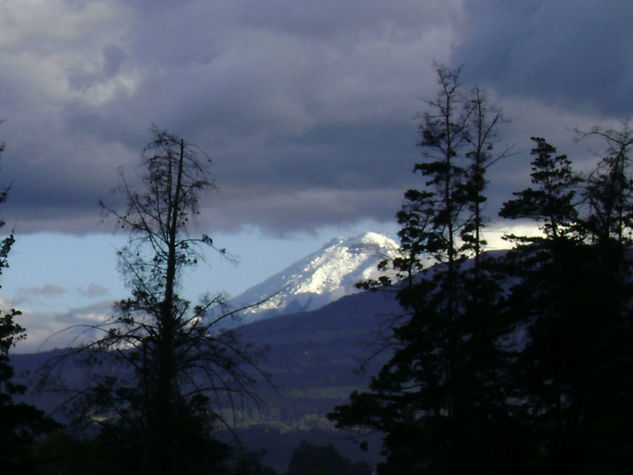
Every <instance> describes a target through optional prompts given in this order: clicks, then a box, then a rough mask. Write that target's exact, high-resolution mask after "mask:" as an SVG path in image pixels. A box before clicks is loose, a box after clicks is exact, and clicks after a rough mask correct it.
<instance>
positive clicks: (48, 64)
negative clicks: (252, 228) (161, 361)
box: [0, 0, 633, 233]
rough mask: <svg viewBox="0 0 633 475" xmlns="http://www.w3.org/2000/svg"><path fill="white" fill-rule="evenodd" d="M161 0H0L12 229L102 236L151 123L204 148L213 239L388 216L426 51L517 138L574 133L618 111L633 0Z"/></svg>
mask: <svg viewBox="0 0 633 475" xmlns="http://www.w3.org/2000/svg"><path fill="white" fill-rule="evenodd" d="M156 3H157V2H151V4H150V3H149V2H147V1H144V0H143V1H141V0H136V1H134V2H123V1H114V0H107V1H106V0H101V1H99V0H91V1H89V0H85V1H76V0H51V1H50V2H47V3H46V4H45V5H38V6H37V8H35V7H34V6H33V5H32V4H31V3H28V2H18V1H9V2H3V4H2V5H1V6H0V53H1V54H2V57H3V68H4V69H3V70H2V71H0V114H1V115H2V117H4V118H6V119H7V121H6V122H5V123H3V124H2V126H0V137H2V139H3V140H5V141H6V142H7V151H6V152H5V157H4V159H3V169H2V175H1V177H2V178H4V180H5V181H9V180H13V188H12V192H11V196H10V201H9V203H8V204H7V207H6V209H5V210H3V211H4V213H5V215H6V217H7V221H8V222H9V223H10V224H13V223H16V226H17V229H18V231H22V232H29V231H38V230H59V231H67V232H92V231H94V230H96V229H100V230H103V229H104V228H103V227H101V228H99V227H98V222H99V210H98V207H97V202H98V200H99V199H100V198H104V197H107V196H108V190H109V189H110V188H111V187H113V186H114V185H115V184H116V183H117V180H118V179H117V173H116V170H117V168H118V167H120V166H124V167H125V168H126V170H128V173H132V172H133V170H134V167H135V163H136V161H137V158H138V155H139V152H140V150H141V149H142V147H143V145H144V144H145V143H146V142H147V141H148V140H149V138H150V137H149V134H148V128H149V126H150V124H151V123H156V124H158V125H159V126H160V127H164V128H167V129H168V130H170V131H172V132H174V133H177V134H181V135H183V136H184V137H185V138H187V140H189V141H190V142H193V143H197V144H198V145H199V146H200V147H201V148H203V149H204V150H206V151H208V152H209V154H210V155H211V157H212V158H213V160H214V174H215V176H216V178H217V184H218V186H219V188H220V190H221V192H220V193H219V194H214V195H213V196H210V197H209V198H208V200H207V201H205V205H206V207H205V216H203V218H202V219H201V224H202V225H204V226H207V227H209V228H211V229H213V230H232V229H238V228H240V227H242V226H249V225H253V224H254V225H257V226H259V227H261V228H263V229H265V230H267V231H269V232H273V233H283V232H291V231H295V230H300V229H313V228H316V227H319V226H322V225H326V224H340V223H347V222H353V221H360V220H363V219H368V218H369V219H376V220H392V217H393V214H394V213H395V210H396V209H397V207H398V206H399V203H400V197H401V194H402V191H403V190H404V189H406V188H407V187H408V186H411V184H413V183H415V179H414V177H412V176H411V173H410V170H411V167H412V164H413V162H414V161H415V160H416V158H417V157H418V155H417V153H418V152H417V151H416V150H415V147H414V144H415V141H416V139H417V135H416V130H415V120H414V117H415V114H416V112H418V111H419V110H420V109H422V108H423V103H422V102H421V101H420V100H419V98H420V97H423V96H428V95H430V94H432V93H433V92H434V89H435V77H434V74H433V70H432V61H433V60H439V61H445V62H448V63H450V64H459V63H462V62H463V63H465V68H464V73H465V76H466V78H467V79H471V80H472V81H473V82H479V83H480V84H482V85H486V86H490V87H494V88H495V89H496V91H497V93H498V97H499V100H500V102H502V103H503V104H504V105H507V106H509V109H511V111H512V115H511V116H512V117H513V118H514V121H515V122H513V124H512V125H511V126H510V127H509V129H508V132H507V134H506V137H504V138H507V139H508V140H511V141H514V140H516V139H517V138H518V137H520V140H522V141H523V143H526V142H529V141H528V137H529V135H533V134H539V133H541V132H538V130H537V131H533V129H530V130H529V131H527V130H526V129H527V127H526V125H525V124H528V123H529V124H532V122H533V121H531V118H530V117H522V116H523V115H526V114H529V113H531V111H534V110H535V109H538V110H539V111H540V113H541V115H540V116H539V120H538V121H536V122H537V123H536V124H535V125H536V128H537V129H538V128H542V129H545V131H550V132H551V131H554V135H556V137H555V138H559V137H561V139H562V138H563V137H564V135H565V134H566V135H567V138H566V140H567V142H569V134H568V133H566V132H565V131H564V130H560V131H559V128H560V126H559V123H558V122H557V121H558V120H560V118H561V117H565V118H566V119H569V121H570V122H572V123H566V124H563V125H564V126H568V127H573V126H576V125H578V123H579V122H580V123H581V124H585V123H591V122H592V120H593V119H594V117H597V115H595V114H600V117H605V116H606V117H611V116H613V115H616V116H617V115H622V114H625V113H626V112H627V110H626V108H627V106H626V104H627V98H630V94H633V93H632V92H631V91H633V87H630V86H631V84H630V81H631V78H632V77H633V74H631V72H632V71H631V69H632V68H631V54H632V53H630V51H629V49H628V48H627V45H628V42H627V41H624V37H623V35H624V34H625V32H626V31H627V30H626V29H624V26H625V25H627V24H628V23H627V22H628V20H630V19H631V16H632V15H631V12H632V8H633V7H631V6H630V5H629V4H628V2H609V4H608V5H602V4H600V5H596V3H597V2H589V1H574V2H567V1H564V2H561V1H556V2H554V1H547V0H540V1H537V0H531V1H529V2H521V3H518V2H501V1H492V0H490V1H484V0H478V1H474V2H462V1H459V0H454V1H440V0H426V1H423V2H410V1H408V0H393V1H390V2H384V1H381V0H367V1H363V2H356V1H344V2H341V1H339V0H326V1H324V2H320V3H319V4H318V5H317V4H314V3H310V2H291V1H290V0H271V1H269V2H258V1H255V0H245V1H239V2H236V1H233V0H231V1H229V0H218V1H214V2H193V1H185V2H183V1H174V0H171V1H168V0H164V1H161V2H160V8H157V7H156ZM616 7H619V8H616ZM594 10H595V11H594ZM594 18H595V20H593V19H594ZM52 20H55V21H52ZM580 38H582V40H580ZM534 101H536V103H535V102H534ZM542 102H545V103H547V104H548V105H549V108H548V106H541V103H542ZM628 102H630V101H628ZM517 104H518V105H517ZM567 110H571V111H574V112H573V113H572V114H571V115H570V114H568V113H567V112H566V111H567ZM543 112H546V114H543ZM508 115H510V114H508ZM517 116H518V117H517ZM517 122H519V124H516V123H517ZM521 124H523V125H521ZM523 134H524V135H523ZM525 148H529V143H528V144H527V145H525ZM507 168H508V169H511V170H512V173H508V172H507V171H506V172H501V171H500V172H499V175H500V176H510V177H512V176H514V175H515V174H516V173H515V171H516V170H517V169H520V168H525V164H524V163H523V164H522V163H520V162H519V161H515V162H512V164H511V165H507ZM500 190H501V191H499V193H505V194H507V193H509V192H510V184H509V181H508V180H506V182H505V184H504V185H502V186H501V187H500ZM499 196H501V195H499Z"/></svg>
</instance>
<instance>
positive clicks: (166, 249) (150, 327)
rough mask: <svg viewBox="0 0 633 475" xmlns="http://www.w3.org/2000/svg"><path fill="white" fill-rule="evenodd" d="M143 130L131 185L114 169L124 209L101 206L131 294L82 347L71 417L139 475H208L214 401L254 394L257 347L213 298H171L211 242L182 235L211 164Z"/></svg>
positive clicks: (213, 464)
mask: <svg viewBox="0 0 633 475" xmlns="http://www.w3.org/2000/svg"><path fill="white" fill-rule="evenodd" d="M152 133H153V135H154V137H153V140H152V142H151V143H149V144H148V145H147V146H146V147H145V149H144V150H143V154H142V163H143V168H144V172H143V173H142V174H141V176H140V180H139V183H138V184H135V186H132V185H131V184H130V183H129V182H128V181H127V180H126V179H125V178H124V177H123V176H122V182H121V185H120V186H119V188H118V192H119V193H120V194H121V195H122V196H123V197H124V198H125V200H126V202H127V205H126V207H125V208H124V209H119V208H117V207H115V206H111V205H108V204H103V203H102V206H103V209H104V210H105V213H106V215H108V216H113V217H114V219H115V220H116V223H117V225H118V226H120V228H121V229H123V230H125V231H127V232H128V233H129V235H130V238H129V242H128V245H127V246H126V247H124V248H123V249H121V250H120V251H119V253H118V255H119V267H120V269H121V272H122V274H123V275H124V277H125V279H126V283H127V285H128V287H129V288H130V289H131V291H132V296H131V297H129V298H127V299H125V300H122V301H120V302H118V303H117V304H116V306H115V311H116V312H115V316H114V317H113V318H112V319H111V320H109V321H107V322H105V323H103V324H100V325H97V326H95V328H94V329H95V330H98V331H101V332H102V334H101V335H100V336H98V338H96V339H95V340H94V341H92V342H90V343H88V344H86V345H84V346H83V347H82V348H81V350H82V352H83V354H84V355H85V356H86V357H87V358H88V359H89V360H90V363H91V364H92V365H93V366H94V367H95V368H94V369H95V370H96V371H95V376H94V379H93V381H92V382H93V384H92V385H91V387H90V388H89V389H88V390H87V391H86V392H85V394H84V396H87V399H86V397H84V398H83V399H82V400H83V401H84V403H83V405H81V406H80V407H83V409H84V411H83V413H82V414H81V416H82V417H83V418H84V420H86V418H87V420H89V421H92V422H98V423H99V424H100V426H101V431H100V440H101V442H102V443H103V444H105V445H108V444H109V445H110V447H112V448H117V449H118V450H119V451H120V452H121V453H127V454H130V456H131V458H130V464H136V465H137V466H138V470H140V471H143V473H164V474H168V473H207V472H212V471H214V470H216V469H218V467H219V465H218V463H219V461H221V460H222V459H223V458H225V457H226V456H228V453H229V452H228V450H227V448H226V447H225V446H224V445H223V444H221V443H219V442H217V441H215V440H213V439H212V438H211V437H210V436H209V431H210V430H211V429H212V428H213V427H214V426H215V425H217V424H222V423H223V421H224V418H223V416H222V413H221V412H220V411H219V410H218V409H217V408H218V406H217V405H215V406H214V403H217V404H221V405H223V406H224V407H229V408H230V407H231V406H232V405H233V404H235V403H237V402H239V401H240V399H241V398H243V397H245V396H250V397H253V398H256V394H255V393H254V392H252V383H253V382H254V376H255V375H256V374H257V373H256V371H257V369H256V363H257V360H258V357H259V352H258V351H256V350H255V349H253V348H251V347H250V346H248V345H243V344H241V342H240V341H238V339H237V337H236V335H235V334H233V333H232V332H230V331H227V330H224V329H222V328H221V327H220V325H219V324H220V322H221V321H222V320H223V319H225V318H229V317H230V316H231V315H232V314H231V313H222V312H217V311H216V310H217V309H216V307H217V306H219V305H220V306H221V304H222V301H221V298H219V297H218V298H214V299H211V298H206V299H205V300H204V301H202V302H201V303H200V304H198V305H193V304H191V303H190V302H189V301H187V300H185V299H183V298H182V297H180V296H179V295H178V289H179V282H180V277H181V276H182V272H183V270H184V269H185V268H186V267H189V266H194V265H195V264H196V263H197V262H198V260H199V259H200V258H201V255H200V246H205V247H211V248H215V247H214V244H213V241H212V240H211V238H210V237H209V236H207V235H206V234H203V235H202V236H200V237H194V236H191V235H190V234H189V232H188V223H189V221H190V220H191V219H193V218H194V217H195V216H196V215H197V214H198V212H199V211H198V206H199V199H200V197H201V195H202V194H203V193H204V192H206V191H208V190H210V189H212V188H213V183H212V181H211V178H210V176H209V169H208V166H209V163H210V160H209V159H208V158H207V157H206V156H205V155H204V154H203V153H202V152H201V151H200V150H199V149H198V148H197V147H195V146H193V145H191V144H188V143H187V142H185V141H184V139H182V138H179V137H177V136H174V135H172V134H169V133H167V132H164V131H160V130H158V129H153V131H152ZM218 251H219V252H221V253H223V252H224V251H223V250H219V249H218ZM86 401H87V402H88V403H87V404H86V403H85V402H86Z"/></svg>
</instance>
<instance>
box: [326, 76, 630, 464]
mask: <svg viewBox="0 0 633 475" xmlns="http://www.w3.org/2000/svg"><path fill="white" fill-rule="evenodd" d="M437 74H438V83H439V92H438V94H437V96H436V97H434V98H432V99H431V100H429V101H428V103H427V105H428V107H427V111H426V113H425V114H424V116H423V118H422V124H421V126H420V142H419V146H420V148H421V150H422V156H423V159H422V161H421V162H420V163H417V164H416V165H415V169H414V171H415V172H417V173H419V174H420V175H421V176H422V180H423V186H422V187H421V189H412V190H409V191H407V192H406V194H405V203H404V205H403V207H402V210H401V211H400V212H399V213H398V221H399V223H400V224H401V225H402V228H401V230H400V233H399V234H400V239H401V250H402V257H401V258H399V259H396V260H393V261H392V262H385V263H384V264H383V265H384V266H385V267H389V266H392V267H394V268H395V269H396V270H397V271H399V272H400V276H401V277H402V278H403V279H405V280H404V282H406V284H405V285H404V286H403V288H402V289H401V290H400V292H399V294H398V299H399V301H400V303H401V305H402V307H403V308H404V309H406V310H408V315H407V317H406V318H402V319H400V320H397V321H394V323H393V325H392V326H391V328H390V332H389V333H388V335H387V337H388V338H389V339H388V346H389V347H390V348H391V349H392V350H393V355H392V356H391V357H390V359H389V361H388V362H387V363H386V364H385V365H384V366H383V367H382V369H381V370H380V371H379V373H378V374H377V375H376V376H375V377H374V378H373V379H372V382H371V384H370V386H369V389H368V390H366V391H355V392H353V393H352V394H351V396H350V400H349V403H348V404H345V405H341V406H338V407H337V408H336V409H335V410H334V412H333V413H331V414H330V416H329V417H330V418H331V419H332V420H333V421H335V422H336V424H337V426H338V427H341V428H361V429H362V428H365V429H372V430H377V431H379V432H380V433H382V434H384V442H383V446H382V447H383V453H384V455H385V456H386V461H385V462H384V463H383V464H380V465H379V467H378V472H379V473H381V474H403V473H412V474H413V473H415V474H494V473H499V474H507V473H512V474H520V473H526V474H528V473H529V474H532V473H546V474H548V473H551V474H560V473H570V474H581V473H582V474H605V473H610V474H616V473H617V474H624V473H631V471H632V470H633V439H632V438H631V436H630V429H629V428H630V427H631V426H632V425H633V378H631V376H632V370H631V368H633V334H632V331H633V327H632V323H633V319H632V317H633V312H632V310H633V309H632V304H633V287H632V284H633V282H632V279H631V269H632V267H631V264H632V263H631V237H632V235H631V233H632V231H633V181H632V178H631V177H632V175H631V171H632V170H631V166H632V163H631V159H632V157H631V151H632V146H633V130H631V129H629V126H628V123H626V122H625V123H623V124H622V125H621V126H620V128H617V129H611V128H600V127H597V128H595V129H593V130H590V131H587V132H583V131H577V134H578V138H579V139H583V140H595V141H594V142H593V145H597V146H598V147H599V149H600V150H601V153H602V154H601V155H600V156H599V157H598V162H597V165H596V167H595V168H594V169H593V170H592V171H591V172H589V173H586V174H580V173H577V172H576V171H574V169H573V168H572V163H571V161H570V160H569V159H568V158H567V157H566V156H565V155H561V154H558V153H557V151H556V149H555V148H554V147H553V146H552V145H550V144H549V143H547V141H546V140H545V139H544V138H540V137H534V138H533V139H532V140H533V149H532V151H531V156H532V162H531V165H532V173H531V186H530V187H529V188H526V189H525V190H522V191H519V192H516V193H514V197H513V199H511V200H509V201H507V202H506V203H504V204H503V207H502V209H501V211H500V213H499V214H500V215H501V216H502V217H504V218H507V219H514V220H526V221H528V222H534V223H538V225H539V226H540V231H541V234H540V235H538V236H520V235H509V236H507V237H506V239H508V240H509V241H510V242H512V243H513V244H515V247H514V248H513V249H512V250H511V251H508V252H506V253H505V254H504V255H503V256H502V257H498V258H493V257H492V256H488V255H486V254H484V253H483V252H482V251H483V249H484V247H485V244H486V243H485V241H484V240H483V238H482V229H483V227H484V225H485V223H486V220H485V219H484V214H483V206H484V204H485V203H486V200H487V199H486V186H487V178H486V176H487V175H486V173H487V171H488V169H489V167H490V166H492V165H494V164H496V162H497V161H499V160H505V159H506V158H504V156H505V155H507V154H506V153H504V152H503V151H502V152H500V153H499V152H497V147H498V144H496V143H495V136H496V133H495V132H496V129H497V127H498V126H499V125H500V124H501V123H502V122H503V118H502V116H501V112H500V111H499V110H498V109H496V108H494V107H493V106H492V105H491V104H490V103H489V101H488V100H487V98H486V96H485V95H484V94H483V93H482V92H481V91H479V90H477V89H475V90H472V91H468V90H465V89H464V88H463V87H462V86H461V84H460V82H459V72H458V71H449V70H446V69H444V68H441V67H440V68H438V69H437ZM429 259H430V260H431V261H432V262H433V263H434V264H435V266H434V267H433V268H432V271H425V269H428V267H427V266H428V260H429ZM425 272H426V274H425ZM389 283H390V282H389V279H387V278H384V279H382V280H381V282H366V283H364V286H365V287H372V288H378V287H380V286H381V285H385V284H389Z"/></svg>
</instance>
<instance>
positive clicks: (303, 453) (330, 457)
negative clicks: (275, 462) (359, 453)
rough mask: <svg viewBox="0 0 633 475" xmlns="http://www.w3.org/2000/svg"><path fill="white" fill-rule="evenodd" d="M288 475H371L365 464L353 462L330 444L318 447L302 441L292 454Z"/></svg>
mask: <svg viewBox="0 0 633 475" xmlns="http://www.w3.org/2000/svg"><path fill="white" fill-rule="evenodd" d="M286 475H371V469H370V467H369V465H368V464H367V463H365V462H351V461H350V460H348V459H346V458H345V457H343V456H342V455H341V454H339V453H338V451H337V450H336V449H335V448H334V447H333V446H332V444H329V445H328V446H325V447H324V446H318V445H312V444H309V443H307V442H306V441H305V440H302V441H301V443H300V444H299V446H298V447H297V448H296V449H295V450H294V452H292V457H291V458H290V463H289V464H288V470H287V471H286Z"/></svg>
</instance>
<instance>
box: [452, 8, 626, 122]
mask: <svg viewBox="0 0 633 475" xmlns="http://www.w3.org/2000/svg"><path fill="white" fill-rule="evenodd" d="M465 8H466V10H467V13H468V18H469V19H468V21H467V23H466V24H467V30H466V34H465V35H464V37H463V38H462V40H461V42H460V46H459V48H458V49H457V51H456V53H455V58H454V59H455V62H456V63H464V64H465V65H466V68H465V72H467V74H468V76H469V77H471V78H473V79H475V80H477V81H481V82H485V83H487V84H489V85H491V86H494V87H497V88H498V89H499V90H501V91H503V92H505V93H509V94H514V95H520V96H523V97H535V98H539V99H540V100H543V101H545V102H548V103H555V104H560V105H561V106H563V107H566V108H572V109H573V108H575V109H578V110H594V111H597V112H599V113H601V114H604V115H605V116H612V115H616V116H622V117H628V116H631V115H632V114H633V49H632V48H631V35H632V32H633V29H632V28H633V27H632V24H633V2H630V1H629V0H612V1H607V2H596V1H594V0H527V1H521V2H508V1H504V0H473V1H469V2H466V3H465Z"/></svg>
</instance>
